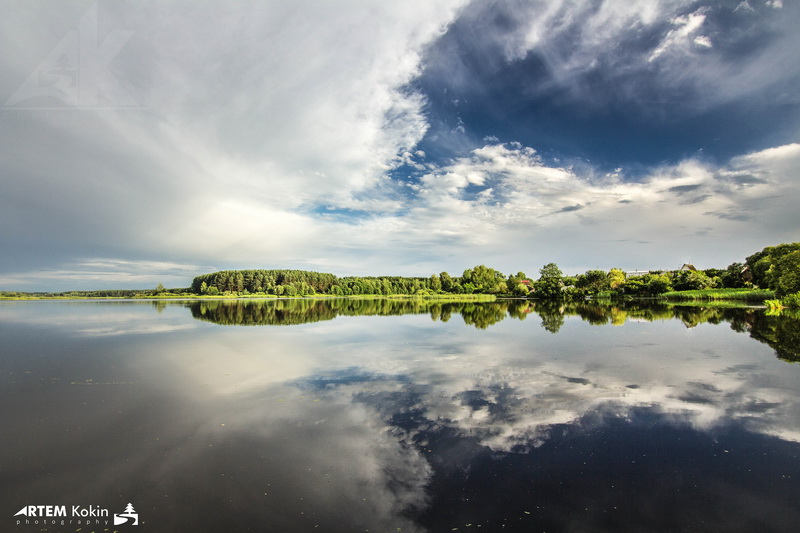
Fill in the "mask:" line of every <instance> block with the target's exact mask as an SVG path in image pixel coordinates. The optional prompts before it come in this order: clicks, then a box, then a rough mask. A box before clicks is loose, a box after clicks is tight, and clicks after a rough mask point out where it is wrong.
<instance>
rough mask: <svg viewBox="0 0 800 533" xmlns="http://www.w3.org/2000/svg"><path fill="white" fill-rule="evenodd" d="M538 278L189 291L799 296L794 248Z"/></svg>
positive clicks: (352, 279)
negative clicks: (657, 267) (730, 259)
mask: <svg viewBox="0 0 800 533" xmlns="http://www.w3.org/2000/svg"><path fill="white" fill-rule="evenodd" d="M538 274H539V275H538V277H535V278H533V277H529V276H527V275H526V274H525V273H524V272H521V271H520V272H517V273H516V274H509V275H506V274H503V273H502V272H500V271H498V270H496V269H494V268H491V267H487V266H485V265H478V266H475V267H473V268H469V269H466V270H464V272H463V273H462V274H461V275H460V276H458V275H450V274H449V273H447V272H441V273H439V274H432V275H430V276H428V277H403V276H347V277H337V276H336V275H334V274H329V273H322V272H313V271H306V270H223V271H220V272H214V273H211V274H203V275H201V276H197V277H196V278H194V280H193V281H192V286H191V291H192V292H193V293H195V294H203V295H245V296H246V295H276V296H314V295H333V296H356V295H381V296H392V295H418V296H426V295H436V294H489V295H496V296H517V297H530V298H536V299H547V300H554V299H555V300H572V299H584V298H587V297H594V298H597V297H601V298H602V297H608V298H614V297H625V296H637V297H641V296H658V295H661V294H664V293H666V292H670V291H686V290H702V289H741V288H760V289H770V290H774V291H775V293H776V295H778V296H779V297H784V296H790V295H793V294H795V293H797V292H798V291H800V243H792V244H780V245H778V246H768V247H766V248H764V249H763V250H761V251H759V252H756V253H755V254H752V255H751V256H749V257H747V258H746V260H745V261H744V262H743V263H732V264H731V265H728V266H727V267H726V268H722V269H720V268H709V269H705V270H698V269H696V268H694V267H693V266H691V265H684V267H683V268H681V269H680V270H672V271H650V272H647V273H643V274H636V275H628V274H626V273H625V272H624V271H623V270H621V269H617V268H612V269H611V270H609V271H604V270H588V271H586V272H585V273H583V274H578V275H576V276H566V275H564V273H563V272H562V271H561V269H560V268H559V267H558V265H556V264H555V263H548V264H546V265H544V266H543V267H542V268H540V269H539V272H538Z"/></svg>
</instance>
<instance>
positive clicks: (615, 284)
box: [608, 268, 625, 290]
mask: <svg viewBox="0 0 800 533" xmlns="http://www.w3.org/2000/svg"><path fill="white" fill-rule="evenodd" d="M623 283H625V272H623V271H622V270H620V269H618V268H612V269H611V270H610V271H609V272H608V286H609V288H610V289H612V290H617V289H618V288H619V287H620V285H622V284H623Z"/></svg>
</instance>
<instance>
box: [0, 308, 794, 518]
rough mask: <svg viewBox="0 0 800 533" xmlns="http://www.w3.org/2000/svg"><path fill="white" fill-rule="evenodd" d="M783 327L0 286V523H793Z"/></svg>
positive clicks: (668, 314) (790, 337) (788, 343)
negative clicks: (100, 295) (89, 511)
mask: <svg viewBox="0 0 800 533" xmlns="http://www.w3.org/2000/svg"><path fill="white" fill-rule="evenodd" d="M799 346H800V320H798V319H797V318H793V317H789V316H783V317H771V316H767V315H765V314H764V311H763V310H759V309H703V308H688V307H676V308H671V307H664V306H661V307H643V306H628V307H619V306H617V307H612V306H606V307H603V306H599V305H594V306H589V305H583V306H579V307H568V308H563V307H562V308H559V307H552V306H550V307H547V306H544V307H542V306H538V307H536V306H534V305H532V304H529V303H527V302H521V301H515V302H503V303H499V304H420V303H416V304H415V303H408V302H405V303H404V302H390V301H386V300H367V301H353V300H333V301H321V300H301V301H277V302H276V301H267V302H264V301H208V302H170V303H164V302H110V301H103V302H91V301H74V302H69V301H61V302H53V301H50V302H48V301H33V302H0V412H2V424H1V426H0V437H1V439H2V440H0V531H4V532H5V531H9V532H19V533H28V532H30V533H32V532H34V531H36V532H38V531H79V530H80V531H82V532H87V531H98V532H100V531H106V530H109V531H114V530H117V531H120V532H124V531H132V532H133V531H140V532H142V533H145V532H147V533H149V532H173V531H174V532H182V531H192V532H206V531H208V532H212V531H213V532H217V531H234V532H235V531H259V532H262V531H266V532H272V531H275V532H295V531H303V532H304V531H309V532H311V531H323V532H329V531H330V532H337V531H370V532H393V533H396V532H398V531H402V532H439V531H462V532H463V531H492V532H493V531H525V532H530V531H547V532H554V531H576V532H577V531H632V532H633V531H636V532H641V531H671V532H672V531H747V532H752V531H760V532H761V531H797V527H798V526H797V524H800V507H798V505H797V502H798V501H800V444H798V443H799V442H800V365H798V364H797V363H796V362H795V361H798V360H800V352H799V350H800V348H798V347H799ZM128 504H131V506H132V507H133V509H134V511H135V513H137V514H138V520H139V524H138V526H133V525H130V524H131V521H132V518H130V517H129V519H130V520H129V522H128V523H127V524H123V525H119V526H116V527H115V526H114V525H113V515H114V514H117V513H118V514H122V513H123V511H124V510H125V508H126V506H128ZM39 505H53V506H66V507H65V510H66V514H67V516H66V517H60V516H59V517H50V518H47V517H43V518H40V517H33V516H30V515H28V516H26V515H25V514H22V515H17V516H15V514H16V513H18V512H19V511H20V510H23V509H25V508H26V506H39ZM72 506H79V507H80V508H81V509H86V508H90V507H91V506H94V508H96V509H106V510H108V513H109V515H108V516H99V517H91V516H90V517H85V518H81V517H74V516H72V514H73V510H72ZM55 509H56V511H57V509H58V507H56V508H55ZM78 511H79V512H80V509H79V510H78ZM129 511H130V509H129ZM26 512H27V511H26ZM39 512H41V511H39ZM100 514H102V512H100ZM70 520H72V523H70ZM62 521H63V522H64V523H63V525H62ZM85 521H89V522H90V523H89V524H86V522H85ZM105 521H108V524H105V523H104V522H105ZM106 528H108V529H106Z"/></svg>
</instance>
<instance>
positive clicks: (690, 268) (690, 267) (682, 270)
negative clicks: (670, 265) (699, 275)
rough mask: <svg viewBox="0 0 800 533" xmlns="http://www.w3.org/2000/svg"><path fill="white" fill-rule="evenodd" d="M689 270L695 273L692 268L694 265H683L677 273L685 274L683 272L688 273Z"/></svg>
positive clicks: (694, 269) (695, 270)
mask: <svg viewBox="0 0 800 533" xmlns="http://www.w3.org/2000/svg"><path fill="white" fill-rule="evenodd" d="M689 270H690V271H692V272H697V269H696V268H695V267H694V265H691V264H689V263H684V264H683V266H682V267H681V269H680V270H679V271H678V272H685V271H689Z"/></svg>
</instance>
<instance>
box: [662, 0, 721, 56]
mask: <svg viewBox="0 0 800 533" xmlns="http://www.w3.org/2000/svg"><path fill="white" fill-rule="evenodd" d="M705 11H706V10H705V9H698V10H697V11H695V12H694V13H692V14H691V15H686V16H681V17H675V18H674V19H672V21H671V23H672V24H673V25H674V26H676V27H675V29H672V30H670V31H669V32H668V33H667V35H666V36H664V39H663V40H662V41H661V44H659V45H658V47H657V48H656V49H655V50H653V52H652V53H651V54H650V57H649V58H648V61H650V62H652V61H655V60H656V59H658V58H659V57H660V56H662V55H663V54H665V53H668V52H669V53H684V54H685V53H687V52H688V50H690V46H689V45H690V44H691V43H693V42H695V43H696V40H697V39H698V38H699V39H701V40H703V41H702V42H705V41H708V37H703V36H699V35H694V34H696V33H697V32H698V31H699V30H700V28H701V27H702V26H703V23H704V22H705V21H706V15H705ZM693 36H694V38H693ZM697 44H700V43H697ZM709 44H710V41H709Z"/></svg>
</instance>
